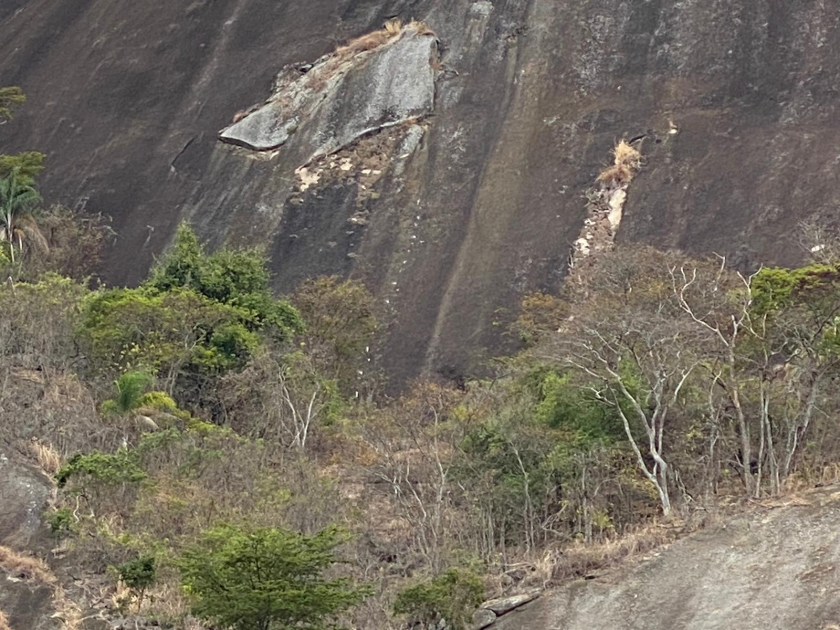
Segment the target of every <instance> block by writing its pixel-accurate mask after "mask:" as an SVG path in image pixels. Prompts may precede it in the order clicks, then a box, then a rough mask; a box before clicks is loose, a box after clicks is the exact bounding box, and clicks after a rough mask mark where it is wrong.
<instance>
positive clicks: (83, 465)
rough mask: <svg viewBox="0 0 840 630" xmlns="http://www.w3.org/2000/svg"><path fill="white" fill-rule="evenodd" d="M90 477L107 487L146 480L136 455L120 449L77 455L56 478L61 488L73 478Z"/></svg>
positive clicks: (63, 467)
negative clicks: (111, 452) (111, 451)
mask: <svg viewBox="0 0 840 630" xmlns="http://www.w3.org/2000/svg"><path fill="white" fill-rule="evenodd" d="M77 476H79V477H88V478H91V479H93V480H95V481H98V482H100V483H103V484H105V485H113V484H120V483H137V482H140V481H143V480H144V479H146V473H145V471H144V470H143V469H142V468H140V466H139V465H138V464H137V462H136V458H135V457H134V454H133V453H132V452H131V451H129V450H127V449H124V448H122V449H120V450H118V451H117V452H116V453H114V454H113V455H112V454H109V453H103V452H101V451H93V452H92V453H88V454H87V455H82V454H81V453H76V454H75V455H73V457H71V458H70V460H69V461H68V462H67V464H65V465H64V466H62V468H61V470H59V471H58V473H57V474H56V476H55V478H56V481H57V483H58V487H59V488H63V487H65V486H66V485H67V482H68V481H69V480H70V479H71V478H72V477H77Z"/></svg>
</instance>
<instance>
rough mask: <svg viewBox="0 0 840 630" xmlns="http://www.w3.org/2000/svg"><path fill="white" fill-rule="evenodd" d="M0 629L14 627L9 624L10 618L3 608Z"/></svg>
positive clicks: (5, 629)
mask: <svg viewBox="0 0 840 630" xmlns="http://www.w3.org/2000/svg"><path fill="white" fill-rule="evenodd" d="M0 630H12V627H11V626H10V625H9V618H8V617H7V616H6V613H4V612H3V611H2V610H0Z"/></svg>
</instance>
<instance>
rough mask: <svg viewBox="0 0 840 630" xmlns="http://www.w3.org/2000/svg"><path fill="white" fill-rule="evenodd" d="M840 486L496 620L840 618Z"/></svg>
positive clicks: (555, 624) (583, 624)
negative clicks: (839, 489) (839, 570)
mask: <svg viewBox="0 0 840 630" xmlns="http://www.w3.org/2000/svg"><path fill="white" fill-rule="evenodd" d="M838 516H840V492H838V489H837V487H833V488H826V489H824V490H822V491H819V492H816V493H811V494H809V495H807V496H805V497H804V498H802V499H799V500H793V501H789V502H787V503H786V504H782V503H781V502H780V503H779V504H777V505H776V506H772V505H764V506H761V507H758V508H757V509H755V510H754V511H752V512H751V513H749V514H745V515H742V516H740V517H738V518H734V519H731V520H728V521H726V522H724V523H721V524H720V525H718V526H715V527H712V528H709V529H707V530H705V531H702V532H700V533H698V534H695V535H693V536H690V537H688V538H686V539H683V540H681V541H679V542H677V543H675V544H674V545H673V546H671V547H670V548H669V549H666V550H662V551H660V552H658V553H655V554H653V555H652V557H650V558H649V559H647V560H646V561H644V562H642V563H640V564H639V565H638V566H637V567H635V568H626V569H625V570H622V571H619V572H616V573H614V574H610V575H609V576H607V577H602V578H598V579H595V580H591V581H579V582H577V583H573V584H570V585H569V586H567V587H564V588H561V589H558V590H556V591H550V592H548V593H546V594H544V595H543V596H542V597H541V598H540V599H538V600H536V601H535V602H532V603H530V604H526V605H525V606H523V607H521V608H518V609H516V610H514V611H513V612H511V613H509V614H507V615H505V616H504V617H502V618H500V619H499V621H497V622H496V623H495V624H493V625H492V626H491V627H492V628H497V629H498V630H525V629H527V628H552V629H553V630H583V629H586V630H631V629H632V630H637V629H638V630H641V629H644V630H660V629H662V630H666V629H667V630H718V629H720V628H742V629H743V630H761V629H763V628H785V630H831V629H834V628H838V627H840V598H838V594H840V575H838V573H837V571H838V566H839V565H840V537H838V536H837V526H836V525H837V518H838Z"/></svg>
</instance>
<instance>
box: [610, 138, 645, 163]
mask: <svg viewBox="0 0 840 630" xmlns="http://www.w3.org/2000/svg"><path fill="white" fill-rule="evenodd" d="M613 157H614V158H615V164H623V165H624V166H626V167H628V168H631V169H637V168H639V167H640V166H641V164H642V154H641V153H639V150H638V149H637V148H636V147H634V146H632V145H630V144H629V143H628V142H627V141H626V140H622V141H621V142H619V143H618V144H617V145H615V148H614V149H613Z"/></svg>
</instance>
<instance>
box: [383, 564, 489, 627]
mask: <svg viewBox="0 0 840 630" xmlns="http://www.w3.org/2000/svg"><path fill="white" fill-rule="evenodd" d="M482 601H484V583H483V582H482V580H481V577H479V576H478V575H477V574H476V573H474V572H472V571H469V570H467V569H457V568H452V569H449V570H448V571H446V572H445V573H442V574H441V575H439V576H437V577H435V578H432V579H430V580H426V581H424V582H421V583H420V584H417V585H415V586H412V587H410V588H407V589H405V590H404V591H402V592H400V594H399V595H397V600H396V602H395V603H394V613H395V614H397V615H406V616H407V617H409V618H410V620H411V621H412V622H413V623H418V622H419V623H424V624H429V623H434V622H437V621H439V620H441V619H445V620H446V623H447V628H452V629H453V630H466V629H467V628H469V626H470V621H471V619H472V614H473V612H474V611H475V609H476V608H478V606H479V605H480V604H481V602H482Z"/></svg>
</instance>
